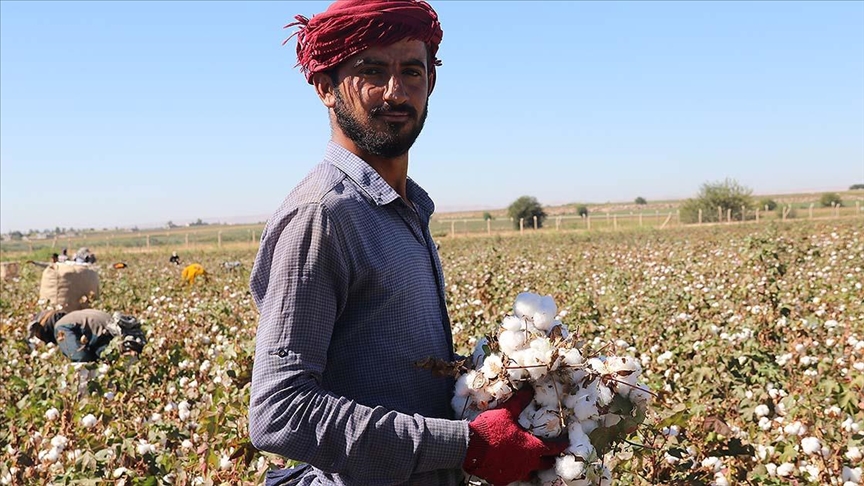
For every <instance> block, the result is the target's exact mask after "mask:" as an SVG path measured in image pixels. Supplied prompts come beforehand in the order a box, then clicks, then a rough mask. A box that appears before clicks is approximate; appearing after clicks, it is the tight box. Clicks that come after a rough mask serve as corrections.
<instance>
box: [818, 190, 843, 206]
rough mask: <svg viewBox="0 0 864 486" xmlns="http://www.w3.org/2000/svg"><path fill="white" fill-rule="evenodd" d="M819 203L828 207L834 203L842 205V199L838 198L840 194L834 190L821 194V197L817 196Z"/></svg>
mask: <svg viewBox="0 0 864 486" xmlns="http://www.w3.org/2000/svg"><path fill="white" fill-rule="evenodd" d="M819 204H821V205H822V206H824V207H826V208H830V207H834V206H835V205H836V206H842V205H843V200H842V199H840V195H839V194H837V193H836V192H826V193H825V194H822V197H820V198H819Z"/></svg>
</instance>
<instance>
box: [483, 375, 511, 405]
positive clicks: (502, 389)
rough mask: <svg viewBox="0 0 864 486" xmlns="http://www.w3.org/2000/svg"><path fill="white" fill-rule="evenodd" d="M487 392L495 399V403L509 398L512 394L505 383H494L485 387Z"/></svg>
mask: <svg viewBox="0 0 864 486" xmlns="http://www.w3.org/2000/svg"><path fill="white" fill-rule="evenodd" d="M486 389H487V391H488V392H489V393H490V394H491V395H492V396H493V397H494V398H495V401H497V402H502V401H504V400H507V399H508V398H510V395H512V394H513V389H512V388H510V385H509V384H508V383H507V382H505V381H501V380H498V381H495V382H494V383H492V384H490V385H489V386H487V387H486Z"/></svg>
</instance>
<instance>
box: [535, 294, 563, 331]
mask: <svg viewBox="0 0 864 486" xmlns="http://www.w3.org/2000/svg"><path fill="white" fill-rule="evenodd" d="M556 314H558V306H556V305H555V300H554V299H553V298H552V297H551V296H548V295H547V296H545V297H540V301H539V303H538V306H537V308H536V310H535V312H534V316H533V319H534V327H536V328H537V329H539V330H541V331H548V330H549V329H550V328H551V327H552V323H553V322H554V321H555V315H556Z"/></svg>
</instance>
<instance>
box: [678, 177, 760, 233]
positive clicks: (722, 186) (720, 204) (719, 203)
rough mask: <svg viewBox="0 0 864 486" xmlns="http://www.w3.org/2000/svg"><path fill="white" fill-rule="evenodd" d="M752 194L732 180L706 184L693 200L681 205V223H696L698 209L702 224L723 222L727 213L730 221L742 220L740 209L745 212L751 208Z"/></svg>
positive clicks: (751, 191)
mask: <svg viewBox="0 0 864 486" xmlns="http://www.w3.org/2000/svg"><path fill="white" fill-rule="evenodd" d="M752 193H753V190H752V189H750V188H748V187H745V186H742V185H741V184H738V182H737V181H735V180H734V179H726V180H724V181H721V182H706V183H704V184H702V187H700V188H699V193H698V194H696V197H695V198H692V199H688V200H686V201H684V203H683V204H682V205H681V221H682V222H684V223H698V222H699V210H700V209H701V210H702V221H703V222H716V221H725V219H726V215H727V212H730V211H731V213H732V214H731V216H732V219H737V220H742V219H743V218H744V214H743V213H742V212H741V211H742V209H744V210H745V211H746V210H747V209H750V208H752V207H753V198H752V196H751V194H752ZM718 208H719V213H720V219H718Z"/></svg>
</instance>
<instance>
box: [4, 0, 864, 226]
mask: <svg viewBox="0 0 864 486" xmlns="http://www.w3.org/2000/svg"><path fill="white" fill-rule="evenodd" d="M431 3H432V5H433V6H434V7H435V8H436V10H437V11H438V13H439V16H440V17H441V21H442V25H443V28H444V41H443V43H442V44H441V49H440V51H439V57H440V58H441V59H442V60H443V61H444V65H443V67H442V68H441V69H440V71H439V81H438V85H437V87H436V91H435V93H434V94H433V95H432V98H431V99H430V105H429V110H430V114H429V119H428V121H427V125H426V129H425V130H424V132H423V134H422V135H421V136H420V138H419V139H418V142H417V143H416V145H415V146H414V148H413V149H412V152H411V163H410V169H409V174H410V175H411V176H412V177H413V178H414V179H415V180H417V181H418V182H419V183H420V184H421V185H423V186H424V187H425V188H426V189H427V190H428V191H429V193H430V194H431V195H432V197H433V199H434V200H435V201H436V203H437V204H438V208H439V210H440V211H447V210H454V209H471V208H477V209H486V208H501V207H506V206H507V205H508V204H509V203H510V202H512V201H513V200H515V199H516V198H517V197H519V196H522V195H531V196H534V197H536V198H537V199H538V200H540V202H541V203H544V204H549V205H553V204H561V203H567V202H577V201H578V202H606V201H632V200H633V199H634V198H635V197H636V196H643V197H645V198H647V199H648V200H651V199H661V198H683V197H688V196H691V195H693V194H694V193H695V192H696V191H697V190H698V187H699V185H700V184H701V183H703V182H706V181H715V180H721V179H724V178H726V177H732V178H735V179H737V180H738V181H739V182H740V183H742V184H744V185H747V186H749V187H751V188H753V189H754V191H755V192H756V193H763V194H764V193H782V192H797V191H823V190H842V189H845V188H847V187H848V186H849V185H851V184H853V183H864V2H852V1H840V2H825V1H822V2H804V1H794V2H779V1H771V2H708V1H699V2H684V1H673V2H663V3H653V2H645V1H640V2H628V3H606V2H602V3H601V2H562V1H559V2H527V1H526V2H516V1H507V2H494V1H481V2H466V1H438V2H435V1H434V0H433V1H432V2H431ZM327 5H328V2H284V3H279V2H260V3H250V2H244V3H240V2H227V1H226V2H213V3H210V2H203V1H198V2H183V3H180V2H125V1H124V2H107V1H105V2H89V3H77V2H52V3H47V2H35V1H27V2H23V1H22V2H9V1H4V2H2V3H0V230H2V231H8V230H13V229H19V230H26V229H30V228H34V229H35V228H48V227H50V228H53V227H54V226H64V227H69V226H72V227H96V228H101V227H114V226H132V225H142V226H143V225H150V224H153V225H157V224H164V223H165V222H167V221H168V220H173V221H175V222H180V221H188V220H194V219H196V218H204V219H205V220H207V219H210V220H219V219H221V220H226V219H229V218H234V217H242V216H258V215H262V217H264V215H267V214H269V213H271V212H272V211H274V210H275V209H276V208H277V207H278V205H279V203H280V202H281V200H282V199H283V198H284V196H285V195H286V194H287V193H288V192H289V191H290V189H291V188H292V187H293V186H294V185H295V184H296V183H297V182H298V181H299V180H300V179H301V178H302V177H303V175H305V173H306V172H307V171H308V170H309V169H310V168H311V167H312V166H313V165H314V164H316V163H317V162H319V160H320V159H321V155H322V153H323V148H324V145H325V144H326V142H327V140H328V139H329V136H330V130H329V125H328V122H327V114H326V111H325V109H324V108H323V106H322V105H321V103H320V102H319V101H318V99H317V97H316V96H315V94H314V92H313V91H312V89H311V87H310V86H309V85H307V84H306V82H305V80H304V79H303V77H302V75H301V74H300V72H299V71H298V70H297V69H295V68H294V64H295V62H296V58H295V54H294V42H293V40H292V41H291V42H290V43H289V44H288V45H286V46H284V47H283V46H281V42H282V41H283V40H284V39H285V37H287V34H288V33H289V32H288V31H285V30H283V29H282V26H283V25H284V24H286V23H288V22H289V21H291V20H292V18H293V16H294V15H295V14H298V13H299V14H304V15H307V16H311V15H312V14H314V13H318V12H320V11H323V10H324V9H325V8H326V7H327Z"/></svg>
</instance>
